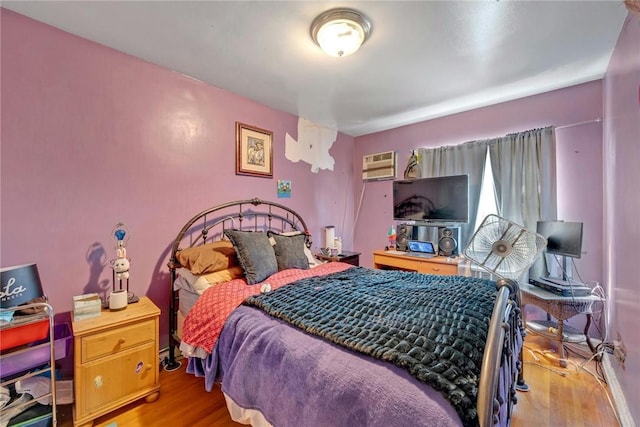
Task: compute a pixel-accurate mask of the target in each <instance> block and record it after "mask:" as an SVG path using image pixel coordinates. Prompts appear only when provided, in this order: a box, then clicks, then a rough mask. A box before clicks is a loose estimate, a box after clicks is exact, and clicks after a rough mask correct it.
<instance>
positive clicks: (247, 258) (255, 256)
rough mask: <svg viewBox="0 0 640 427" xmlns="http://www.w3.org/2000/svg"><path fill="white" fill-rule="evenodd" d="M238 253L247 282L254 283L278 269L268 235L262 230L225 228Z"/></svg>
mask: <svg viewBox="0 0 640 427" xmlns="http://www.w3.org/2000/svg"><path fill="white" fill-rule="evenodd" d="M224 234H226V235H227V237H228V238H229V240H231V243H233V247H234V248H235V249H236V253H237V254H238V260H239V261H240V265H242V269H243V270H244V277H245V278H246V279H247V283H248V284H250V285H254V284H256V283H260V282H262V281H263V280H265V279H266V278H267V277H269V276H271V275H272V274H273V273H276V272H277V271H278V263H277V261H276V255H275V253H274V252H273V247H272V246H271V242H270V241H269V237H268V236H267V235H266V234H265V233H262V232H252V231H239V230H225V231H224Z"/></svg>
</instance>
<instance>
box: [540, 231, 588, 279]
mask: <svg viewBox="0 0 640 427" xmlns="http://www.w3.org/2000/svg"><path fill="white" fill-rule="evenodd" d="M582 228H583V225H582V223H581V222H576V221H538V224H537V230H536V231H537V232H538V234H541V235H542V236H544V237H545V238H546V239H547V247H546V248H545V252H546V253H548V254H551V255H559V256H561V257H562V277H561V279H563V280H567V279H568V278H570V277H571V271H569V270H571V263H567V258H580V257H581V256H582ZM546 269H547V275H548V273H549V268H548V266H547V268H546Z"/></svg>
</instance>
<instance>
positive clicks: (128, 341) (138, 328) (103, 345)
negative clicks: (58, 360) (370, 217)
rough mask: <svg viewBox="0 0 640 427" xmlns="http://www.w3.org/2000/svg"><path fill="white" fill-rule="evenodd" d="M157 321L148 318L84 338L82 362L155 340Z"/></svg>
mask: <svg viewBox="0 0 640 427" xmlns="http://www.w3.org/2000/svg"><path fill="white" fill-rule="evenodd" d="M155 334H156V329H155V321H154V320H147V321H144V322H139V323H136V324H135V325H131V326H125V327H122V328H117V329H113V330H111V331H107V332H102V333H99V334H94V335H89V336H87V337H83V338H82V363H86V362H90V361H92V360H95V359H98V358H100V357H103V356H107V355H112V354H116V353H118V352H121V351H123V350H126V349H129V348H132V347H135V346H138V345H140V344H143V343H146V342H152V341H154V340H155Z"/></svg>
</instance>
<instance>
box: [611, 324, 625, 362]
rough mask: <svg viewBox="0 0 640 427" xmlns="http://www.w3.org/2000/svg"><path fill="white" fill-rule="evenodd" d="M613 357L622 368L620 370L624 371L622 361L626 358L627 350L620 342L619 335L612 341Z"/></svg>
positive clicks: (622, 342)
mask: <svg viewBox="0 0 640 427" xmlns="http://www.w3.org/2000/svg"><path fill="white" fill-rule="evenodd" d="M613 355H614V356H615V358H616V360H617V361H618V362H619V363H620V365H621V366H622V369H624V361H625V360H626V358H627V349H626V347H625V346H624V341H622V337H621V336H620V334H619V333H618V337H617V338H616V339H615V340H613Z"/></svg>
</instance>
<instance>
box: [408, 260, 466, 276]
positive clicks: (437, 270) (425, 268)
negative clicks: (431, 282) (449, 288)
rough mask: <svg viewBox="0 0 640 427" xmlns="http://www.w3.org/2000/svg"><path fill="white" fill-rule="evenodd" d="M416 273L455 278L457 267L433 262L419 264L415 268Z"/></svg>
mask: <svg viewBox="0 0 640 427" xmlns="http://www.w3.org/2000/svg"><path fill="white" fill-rule="evenodd" d="M417 271H418V273H423V274H439V275H441V276H455V275H457V274H458V265H457V264H456V265H447V264H442V263H435V262H421V263H420V264H419V265H418V268H417Z"/></svg>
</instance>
